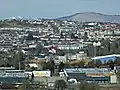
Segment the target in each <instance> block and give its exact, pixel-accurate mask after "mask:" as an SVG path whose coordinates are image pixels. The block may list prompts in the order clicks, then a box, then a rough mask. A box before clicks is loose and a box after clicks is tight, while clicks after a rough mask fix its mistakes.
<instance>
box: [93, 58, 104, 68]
mask: <svg viewBox="0 0 120 90" xmlns="http://www.w3.org/2000/svg"><path fill="white" fill-rule="evenodd" d="M95 65H96V67H97V68H99V67H100V66H101V65H102V62H101V61H100V60H99V59H98V60H96V62H95Z"/></svg>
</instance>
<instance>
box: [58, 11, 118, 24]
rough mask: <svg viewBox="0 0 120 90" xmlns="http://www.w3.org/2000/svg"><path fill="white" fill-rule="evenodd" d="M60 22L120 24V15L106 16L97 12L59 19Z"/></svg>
mask: <svg viewBox="0 0 120 90" xmlns="http://www.w3.org/2000/svg"><path fill="white" fill-rule="evenodd" d="M57 19H58V20H71V21H79V22H91V21H94V22H112V23H120V15H105V14H101V13H95V12H83V13H76V14H74V15H70V16H65V17H60V18H57Z"/></svg>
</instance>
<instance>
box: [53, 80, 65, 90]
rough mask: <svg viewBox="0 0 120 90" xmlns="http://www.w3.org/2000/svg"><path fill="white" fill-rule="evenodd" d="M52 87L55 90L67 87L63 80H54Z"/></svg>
mask: <svg viewBox="0 0 120 90" xmlns="http://www.w3.org/2000/svg"><path fill="white" fill-rule="evenodd" d="M54 87H55V89H56V90H65V88H66V87H67V84H66V82H65V81H64V80H56V81H55V86H54Z"/></svg>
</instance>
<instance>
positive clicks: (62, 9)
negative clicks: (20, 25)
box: [0, 0, 120, 19]
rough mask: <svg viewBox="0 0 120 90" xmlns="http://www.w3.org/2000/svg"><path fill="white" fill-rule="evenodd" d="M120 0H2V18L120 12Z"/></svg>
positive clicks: (0, 13) (0, 17)
mask: <svg viewBox="0 0 120 90" xmlns="http://www.w3.org/2000/svg"><path fill="white" fill-rule="evenodd" d="M119 4H120V0H0V19H4V18H11V17H17V16H21V17H26V18H58V17H62V16H68V15H72V14H75V13H80V12H97V13H102V14H112V15H113V14H117V15H118V14H120V10H119V9H120V5H119Z"/></svg>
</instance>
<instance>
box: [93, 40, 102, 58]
mask: <svg viewBox="0 0 120 90" xmlns="http://www.w3.org/2000/svg"><path fill="white" fill-rule="evenodd" d="M93 46H94V57H95V56H96V47H98V46H101V42H99V41H98V42H93Z"/></svg>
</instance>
